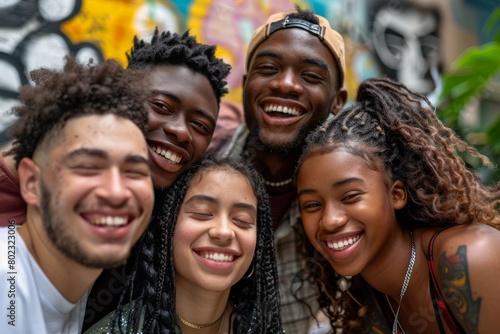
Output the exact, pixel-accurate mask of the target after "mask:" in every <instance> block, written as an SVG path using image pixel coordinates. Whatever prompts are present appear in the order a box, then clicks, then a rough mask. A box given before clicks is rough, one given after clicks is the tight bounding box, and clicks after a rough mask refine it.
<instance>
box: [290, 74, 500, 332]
mask: <svg viewBox="0 0 500 334" xmlns="http://www.w3.org/2000/svg"><path fill="white" fill-rule="evenodd" d="M426 104H427V105H426ZM457 150H458V151H461V152H463V153H464V154H469V155H470V156H472V157H475V158H478V159H480V160H482V162H483V164H485V165H492V164H491V163H490V161H489V160H488V158H486V157H485V156H482V155H481V154H479V153H478V152H477V151H476V150H475V149H474V148H472V147H470V146H468V145H467V144H466V143H465V142H463V141H462V140H461V139H460V138H458V137H457V136H456V135H455V133H454V132H453V131H452V130H451V129H449V128H446V127H445V126H443V124H442V123H441V122H440V121H439V120H438V118H437V117H436V115H435V113H434V111H433V108H432V106H431V105H430V103H429V102H428V101H427V99H425V98H424V97H423V96H421V95H419V94H416V93H413V92H411V91H410V90H408V89H407V88H406V87H405V86H403V85H401V84H398V83H395V82H392V81H390V80H388V79H370V80H367V81H365V82H363V83H362V84H361V85H360V87H359V91H358V96H357V103H356V104H355V105H354V106H352V107H350V108H348V109H346V110H343V111H341V112H340V113H339V114H338V115H337V116H335V117H334V118H333V119H330V120H328V121H326V122H325V123H324V124H323V125H322V126H321V127H320V128H318V129H317V130H316V131H315V132H313V133H312V134H311V135H310V136H309V138H308V146H307V147H306V149H305V151H304V153H303V155H302V158H301V160H300V163H299V165H298V173H297V188H298V196H299V202H300V207H301V211H302V220H303V224H304V228H305V231H306V234H307V237H308V239H309V241H310V242H311V245H312V246H313V247H314V250H311V252H312V253H311V257H310V259H311V262H310V266H309V269H310V275H311V277H312V278H313V279H315V281H316V282H317V283H318V285H319V287H320V288H321V290H322V291H323V292H324V293H322V294H321V296H320V300H319V302H320V305H321V306H322V308H323V309H324V311H325V312H326V313H327V314H328V316H329V318H330V322H331V324H332V326H334V327H337V328H342V329H343V330H344V332H346V333H355V332H365V333H366V332H372V333H390V332H392V333H493V332H496V331H497V330H498V327H499V326H500V317H499V316H498V301H499V300H500V285H499V284H498V282H499V280H500V261H499V260H498V256H499V255H500V232H499V231H498V229H499V226H500V214H499V203H500V184H497V185H494V186H486V185H484V184H482V183H481V181H480V180H479V179H478V177H477V176H476V175H475V174H474V173H473V172H471V171H470V170H468V169H467V168H466V166H465V164H464V161H463V160H462V159H461V157H460V156H459V155H458V154H457Z"/></svg>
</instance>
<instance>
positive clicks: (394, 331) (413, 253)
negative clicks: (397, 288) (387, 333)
mask: <svg viewBox="0 0 500 334" xmlns="http://www.w3.org/2000/svg"><path fill="white" fill-rule="evenodd" d="M409 232H410V239H411V255H410V263H408V269H407V270H406V275H405V279H404V281H403V286H402V287H401V294H400V295H399V305H398V309H397V310H396V313H394V310H393V309H392V305H391V302H390V301H389V297H388V296H387V295H385V299H386V300H387V304H389V307H390V308H391V312H392V314H393V315H394V323H393V324H392V334H397V333H398V326H399V327H400V328H401V330H403V327H402V326H401V324H400V323H399V320H398V314H399V309H400V308H401V301H402V300H403V297H404V295H405V293H406V289H407V288H408V284H409V283H410V278H411V273H412V271H413V266H414V265H415V258H416V256H417V251H416V250H415V240H414V239H413V232H412V231H409ZM403 333H404V331H403Z"/></svg>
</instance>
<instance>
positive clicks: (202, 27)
mask: <svg viewBox="0 0 500 334" xmlns="http://www.w3.org/2000/svg"><path fill="white" fill-rule="evenodd" d="M406 2H409V1H404V0H401V1H382V2H380V3H379V4H378V5H377V6H374V5H373V4H374V3H375V2H374V1H369V0H310V1H307V0H295V1H294V0H273V1H269V0H213V1H207V0H191V1H186V0H65V1H60V0H44V1H39V0H5V1H0V73H1V75H0V143H3V142H5V141H6V140H7V136H6V130H7V129H8V127H9V125H10V124H11V123H12V122H13V121H14V119H13V117H12V116H11V115H10V114H9V110H10V109H11V107H12V106H13V105H15V104H16V103H18V100H17V91H18V89H19V87H21V85H24V84H30V78H29V72H30V71H31V70H32V69H34V68H38V67H41V66H44V67H52V68H58V67H60V66H62V60H63V58H64V56H66V55H74V56H76V57H77V58H78V59H80V60H81V61H82V62H87V61H88V60H89V59H90V58H93V59H94V60H95V61H102V59H104V58H115V59H117V60H118V61H120V62H121V63H122V64H124V65H126V59H127V58H126V53H127V51H128V50H129V49H130V47H131V45H132V39H133V37H134V35H137V36H138V37H140V38H148V36H149V35H150V34H151V33H152V31H153V29H154V28H155V27H156V26H158V27H159V28H160V29H161V30H172V31H177V32H181V31H184V30H186V29H190V30H191V32H192V34H193V35H196V36H197V39H198V40H199V41H201V42H203V43H207V44H216V45H218V54H219V56H222V57H224V58H225V59H226V60H227V61H228V62H229V63H231V64H232V66H233V70H232V72H231V74H230V77H229V80H228V81H229V89H230V94H229V95H228V96H227V97H226V99H227V100H230V101H234V102H239V101H240V96H241V78H242V76H243V74H244V57H245V50H246V46H247V44H248V41H249V39H250V37H251V35H252V33H253V31H254V30H255V28H256V27H257V26H259V25H261V24H262V23H263V22H264V21H265V20H266V18H267V16H269V15H270V14H272V13H274V12H276V11H281V10H287V9H293V7H294V4H295V3H297V4H298V5H300V6H301V7H306V8H310V9H312V10H313V11H314V12H316V13H318V14H320V15H323V16H325V17H326V18H328V20H329V21H330V23H331V25H332V26H333V27H335V28H336V29H338V30H339V31H340V32H341V33H342V34H343V35H344V37H345V40H346V54H347V57H346V58H347V74H346V86H347V88H348V90H349V92H350V96H351V97H353V96H354V94H355V91H356V87H357V85H358V83H359V81H361V80H364V79H366V78H369V77H373V76H376V75H380V74H382V73H383V74H387V75H390V76H391V77H394V78H396V79H398V80H401V81H404V82H405V83H408V84H410V85H411V86H412V87H414V88H415V89H417V90H420V91H421V92H423V93H426V94H430V93H432V92H433V91H434V90H435V89H436V87H437V85H436V78H437V77H436V76H433V73H434V74H436V75H437V76H438V74H439V73H437V72H439V56H440V41H439V35H438V33H437V31H438V29H439V25H440V20H439V14H438V12H437V11H436V10H435V9H433V8H426V7H412V6H403V4H405V3H406ZM374 46H376V47H374ZM435 70H436V71H437V72H436V71H435Z"/></svg>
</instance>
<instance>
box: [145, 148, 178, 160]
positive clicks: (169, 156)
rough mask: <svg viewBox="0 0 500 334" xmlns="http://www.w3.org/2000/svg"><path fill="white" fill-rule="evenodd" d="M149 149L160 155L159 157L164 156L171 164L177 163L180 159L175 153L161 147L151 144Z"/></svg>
mask: <svg viewBox="0 0 500 334" xmlns="http://www.w3.org/2000/svg"><path fill="white" fill-rule="evenodd" d="M151 149H152V150H153V151H154V152H155V153H156V154H158V155H160V156H161V157H163V158H165V159H166V160H168V161H169V162H171V163H173V164H178V163H179V162H180V161H181V159H182V158H181V156H180V155H177V154H175V153H174V152H172V151H170V150H167V151H165V150H164V149H162V148H161V147H156V146H151Z"/></svg>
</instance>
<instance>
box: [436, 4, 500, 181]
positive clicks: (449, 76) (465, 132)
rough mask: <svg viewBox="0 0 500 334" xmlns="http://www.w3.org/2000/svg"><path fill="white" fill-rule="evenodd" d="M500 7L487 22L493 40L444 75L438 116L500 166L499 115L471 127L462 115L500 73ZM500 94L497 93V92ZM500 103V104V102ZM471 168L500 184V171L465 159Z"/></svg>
mask: <svg viewBox="0 0 500 334" xmlns="http://www.w3.org/2000/svg"><path fill="white" fill-rule="evenodd" d="M499 23H500V8H497V9H496V10H495V11H494V12H493V13H492V14H491V15H490V17H489V19H488V20H487V21H486V23H485V31H486V32H487V33H491V35H492V41H491V42H489V43H486V44H483V45H481V46H476V47H471V48H469V49H467V50H466V51H465V52H464V53H463V54H462V55H461V56H460V57H459V58H458V59H456V60H455V62H454V63H453V65H452V68H451V69H450V70H449V71H447V72H445V73H443V90H442V92H441V96H440V98H439V102H438V111H437V112H438V116H439V118H440V119H441V121H442V122H443V123H444V124H445V125H447V126H449V127H452V128H453V129H454V130H455V131H456V132H457V133H458V134H459V135H460V136H461V137H462V138H464V139H465V140H466V141H468V142H469V144H472V145H474V146H475V147H476V148H477V149H478V150H479V152H481V153H482V154H484V155H486V156H488V157H489V158H490V159H491V160H492V162H494V163H495V164H496V165H498V166H500V112H499V110H495V111H493V110H490V111H488V110H486V114H491V115H494V119H493V120H492V121H490V120H488V121H485V122H480V123H481V124H479V125H478V126H477V127H475V128H471V127H470V126H468V125H466V124H462V123H463V122H461V119H460V115H461V113H462V112H463V110H464V108H465V107H466V106H467V105H468V104H469V103H470V102H471V101H473V100H474V99H479V101H481V98H482V94H483V92H484V90H485V88H487V87H488V86H489V85H490V84H491V82H492V81H493V80H494V79H495V77H496V76H497V75H498V74H499V73H500V27H498V25H499ZM496 94H498V93H496ZM498 103H500V102H498ZM464 159H465V160H466V162H467V163H468V164H469V165H470V167H472V168H475V169H476V171H477V172H478V173H479V174H480V175H481V176H482V177H483V178H484V179H485V181H486V182H487V183H493V182H498V181H500V168H497V170H490V169H486V168H483V167H481V166H480V164H479V161H475V160H470V159H469V158H468V157H464Z"/></svg>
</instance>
